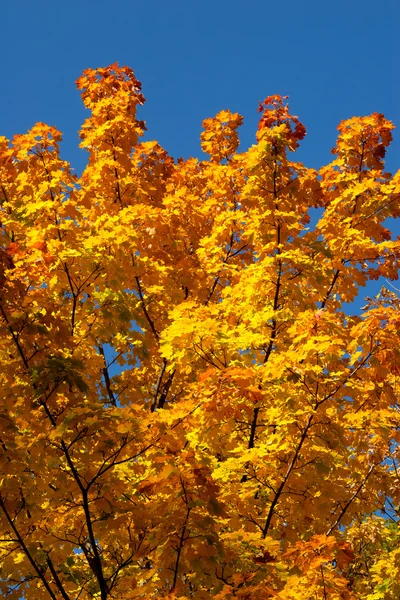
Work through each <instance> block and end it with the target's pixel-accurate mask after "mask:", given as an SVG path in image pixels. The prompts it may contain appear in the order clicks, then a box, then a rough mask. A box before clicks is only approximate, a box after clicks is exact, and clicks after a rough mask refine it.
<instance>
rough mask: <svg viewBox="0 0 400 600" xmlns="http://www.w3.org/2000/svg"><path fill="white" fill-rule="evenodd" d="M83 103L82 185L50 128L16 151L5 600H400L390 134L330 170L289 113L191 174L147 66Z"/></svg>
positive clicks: (271, 113)
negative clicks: (149, 99)
mask: <svg viewBox="0 0 400 600" xmlns="http://www.w3.org/2000/svg"><path fill="white" fill-rule="evenodd" d="M77 85H78V88H79V89H80V90H81V92H82V98H83V102H84V105H85V107H86V108H88V109H89V110H90V116H89V117H88V118H87V120H86V121H85V123H84V125H83V127H82V130H81V133H80V136H81V140H82V141H81V147H82V148H85V149H86V150H87V151H88V153H89V158H88V163H87V166H86V168H85V170H84V172H83V173H82V176H81V177H79V178H78V177H76V176H75V175H74V174H73V172H72V170H71V167H70V165H69V164H68V163H67V162H66V161H64V160H62V158H61V157H60V153H59V144H60V141H61V134H60V133H59V132H58V131H57V130H56V129H55V128H53V127H49V126H47V125H44V124H42V123H39V124H37V125H35V126H34V127H33V128H32V129H31V130H30V131H29V132H28V133H27V134H24V135H16V136H15V137H14V139H13V141H12V144H10V143H9V142H8V140H6V139H5V138H1V141H0V146H1V147H0V156H1V162H0V169H1V175H0V177H1V190H2V192H1V193H2V198H1V227H2V237H1V243H2V249H1V253H0V317H1V336H0V353H1V370H0V386H1V414H0V417H1V421H2V428H1V431H2V433H1V457H0V470H1V478H2V483H1V493H0V529H1V533H0V548H1V557H2V560H1V571H0V579H1V582H0V590H1V594H2V597H4V598H10V599H11V600H13V599H17V598H22V597H23V598H26V599H27V600H28V599H29V600H33V599H34V600H41V599H46V600H47V599H49V598H51V599H53V600H55V599H57V600H58V599H64V600H77V599H78V598H79V599H81V600H85V599H90V598H98V599H101V600H106V599H129V598H132V599H133V598H146V599H149V598H169V599H170V600H172V599H178V598H179V599H180V600H183V599H190V598H195V599H196V600H197V599H198V600H206V599H209V598H215V599H217V600H222V599H225V598H226V599H228V598H238V599H242V600H246V599H260V600H261V599H267V598H279V599H281V600H311V599H317V598H318V599H320V598H321V599H322V598H323V599H329V600H334V599H347V600H351V599H356V598H357V599H359V598H360V599H369V600H372V599H380V598H382V599H385V600H389V599H393V600H394V599H397V598H398V596H399V583H398V582H399V580H400V560H399V557H400V535H399V530H398V526H397V522H398V515H399V510H398V505H399V502H400V486H399V483H400V482H399V468H400V467H399V443H398V442H399V426H400V417H399V410H398V401H399V388H398V377H399V374H400V350H399V348H400V344H399V341H400V339H399V331H400V303H399V298H398V296H397V295H396V292H395V288H390V285H391V284H390V281H391V280H396V279H397V276H398V266H399V264H398V261H399V256H400V245H399V241H398V240H392V237H391V232H390V231H389V229H388V228H387V226H386V224H387V219H388V218H391V217H398V216H399V215H400V206H399V198H400V174H399V173H397V174H396V175H394V176H391V175H389V174H387V173H385V171H384V160H383V159H384V156H385V151H386V148H387V147H388V146H389V143H390V141H391V130H392V129H393V125H392V124H391V123H390V122H389V121H387V120H386V119H385V118H384V116H383V115H381V114H376V113H375V114H372V115H370V116H368V117H362V118H352V119H349V120H347V121H344V122H343V123H341V124H340V126H339V136H338V140H337V143H336V146H335V148H334V149H333V153H334V155H335V157H334V160H333V161H332V162H331V163H330V164H328V165H327V166H325V167H323V168H321V169H320V170H319V171H316V170H314V169H309V168H307V167H305V166H304V165H303V164H301V163H299V162H293V160H292V159H291V157H292V154H293V152H294V151H295V150H296V148H297V147H298V144H299V142H300V140H301V139H302V138H303V137H304V136H305V128H304V126H303V125H302V124H301V123H300V121H299V120H298V118H297V117H295V116H293V115H292V114H291V113H290V112H289V107H288V104H287V102H286V98H285V97H280V96H270V97H269V98H267V99H266V100H265V102H263V103H262V104H261V105H260V107H259V109H260V113H261V119H260V124H259V128H258V131H257V136H256V137H257V140H256V144H255V145H254V146H252V147H251V148H249V149H248V150H247V151H244V152H240V153H239V152H238V151H237V149H238V143H239V141H238V134H237V129H238V127H239V126H240V125H241V123H242V117H240V116H239V115H238V114H233V113H231V112H229V111H222V112H220V113H219V114H217V115H216V117H214V118H209V119H206V120H205V121H204V123H203V126H204V130H203V132H202V134H201V143H202V149H203V151H204V152H205V153H206V154H208V156H209V158H208V159H207V160H201V161H200V160H196V159H193V158H191V159H188V160H183V159H179V160H177V161H174V160H173V159H172V158H171V157H170V156H168V154H167V152H166V151H165V150H163V148H161V146H160V145H159V144H158V143H156V142H140V137H141V136H142V134H143V132H144V130H145V125H144V123H143V122H141V121H139V120H138V119H137V116H136V109H137V107H138V106H140V105H141V104H143V102H144V97H143V96H142V94H141V91H140V84H139V82H138V81H137V80H136V78H135V76H134V73H133V71H132V70H131V69H129V68H126V67H123V68H121V67H119V66H118V65H117V64H114V65H111V66H110V67H107V68H101V69H96V70H87V71H85V72H84V73H83V75H82V76H81V77H80V78H79V79H78V82H77ZM313 209H317V211H314V212H312V211H313ZM315 214H317V215H318V218H317V219H315V218H314V219H313V220H312V221H311V224H310V215H315ZM315 221H316V222H315ZM379 277H384V278H385V279H386V280H387V281H388V282H389V283H388V284H387V286H388V288H390V289H385V288H382V290H381V292H380V294H378V295H377V296H375V297H373V298H369V299H367V303H366V306H365V307H364V308H363V313H362V315H361V316H358V315H354V314H348V313H349V311H348V310H347V312H346V310H345V306H344V304H345V303H348V302H351V301H352V300H353V299H354V298H355V297H356V296H357V294H358V293H359V290H360V288H361V287H363V286H364V285H365V284H366V283H367V282H368V281H369V280H376V279H378V278H379ZM116 365H118V367H116Z"/></svg>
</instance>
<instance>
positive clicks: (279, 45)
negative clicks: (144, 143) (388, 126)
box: [0, 0, 400, 233]
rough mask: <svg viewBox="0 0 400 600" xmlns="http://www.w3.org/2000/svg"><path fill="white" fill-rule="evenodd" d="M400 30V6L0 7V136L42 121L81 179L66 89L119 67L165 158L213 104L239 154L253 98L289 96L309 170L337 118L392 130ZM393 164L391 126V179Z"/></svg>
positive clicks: (71, 95) (247, 139)
mask: <svg viewBox="0 0 400 600" xmlns="http://www.w3.org/2000/svg"><path fill="white" fill-rule="evenodd" d="M399 20H400V2H399V1H398V0H380V2H376V1H372V0H336V1H334V2H333V1H332V0H303V1H302V0H286V1H285V0H281V1H278V0H276V1H275V2H271V1H269V0H263V1H261V0H247V1H245V2H243V1H239V0H230V1H229V2H228V1H226V0H213V1H211V0H202V1H201V2H192V1H191V0H186V1H184V0H168V1H165V0H164V1H162V0H148V1H147V2H146V1H145V0H141V1H140V2H139V1H136V0H113V1H112V2H110V1H108V2H106V1H105V0H96V1H95V0H69V2H59V1H57V0H35V1H32V0H19V1H17V0H3V2H2V21H1V24H0V33H1V40H2V52H1V58H0V61H1V75H2V77H1V94H0V135H7V136H12V135H13V134H14V133H22V132H24V131H26V130H27V129H28V128H30V127H31V126H32V125H33V124H34V123H35V122H36V121H44V122H46V123H49V124H51V125H54V126H56V127H57V128H58V129H60V130H61V131H62V132H63V133H64V142H63V147H62V151H63V155H64V158H66V159H68V160H70V161H71V162H72V164H73V166H74V167H75V169H76V171H78V172H80V171H81V170H82V168H83V166H84V164H85V159H86V155H85V153H84V152H83V151H81V150H78V148H77V144H78V136H77V130H78V129H79V127H80V125H81V123H82V122H83V120H84V118H85V111H84V109H83V106H82V104H81V100H80V96H79V93H78V91H77V90H76V89H75V85H74V81H75V80H76V78H77V77H78V76H79V75H80V73H81V72H82V70H83V69H85V68H88V67H97V66H105V65H107V64H110V63H112V62H115V61H118V62H119V63H120V64H125V65H128V66H130V67H132V68H133V69H134V70H135V73H136V76H137V77H138V79H139V80H141V81H142V83H143V91H144V94H145V96H146V98H147V102H146V104H145V106H144V107H143V108H142V109H141V111H140V113H139V116H140V118H142V119H144V120H146V122H147V126H148V133H147V135H146V138H147V139H157V140H158V141H159V142H160V143H161V144H162V145H163V146H164V147H165V148H166V149H167V150H168V151H169V152H170V153H171V154H172V155H173V156H175V157H179V156H184V157H188V156H190V155H194V156H199V155H200V145H199V134H200V129H201V122H202V120H203V119H204V118H206V117H209V116H213V115H214V114H215V113H216V112H217V111H219V110H221V109H223V108H229V109H231V110H233V111H238V112H239V113H241V114H242V115H243V116H244V118H245V124H244V126H243V127H242V128H241V139H242V146H241V148H242V149H244V148H246V147H248V146H249V145H251V144H252V143H254V133H255V129H256V125H257V120H258V113H257V112H256V108H257V104H258V101H261V100H263V99H264V98H265V97H266V96H268V95H270V94H283V95H286V94H288V95H289V96H290V106H291V110H292V112H293V113H294V114H297V115H298V116H299V117H300V118H301V120H302V121H303V122H304V124H305V125H306V127H307V131H308V135H307V137H306V139H305V140H304V141H303V142H302V145H301V149H300V151H299V152H298V157H299V160H302V161H304V162H305V163H306V164H307V166H312V167H319V166H321V165H322V164H324V163H326V162H328V161H329V160H330V159H331V155H330V152H329V151H330V148H331V147H332V146H333V144H334V142H335V138H336V126H337V124H338V123H339V122H340V121H341V120H342V119H345V118H349V117H351V116H355V115H360V116H361V115H366V114H369V113H371V112H374V111H377V112H383V113H384V114H385V115H386V117H388V118H390V119H391V120H393V121H394V123H395V124H396V125H397V126H398V127H399V129H400V102H399V97H400V79H399V76H398V71H399V58H400V52H399V49H398V48H399V47H398V44H397V41H396V39H397V37H398V23H399ZM399 156H400V130H399V131H397V130H396V131H395V142H394V143H393V145H392V147H391V149H390V150H389V153H388V160H387V166H388V169H389V170H392V171H394V170H397V169H398V168H399V167H400V165H399V162H400V161H399ZM396 229H397V230H398V233H400V227H398V226H397V227H396Z"/></svg>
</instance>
